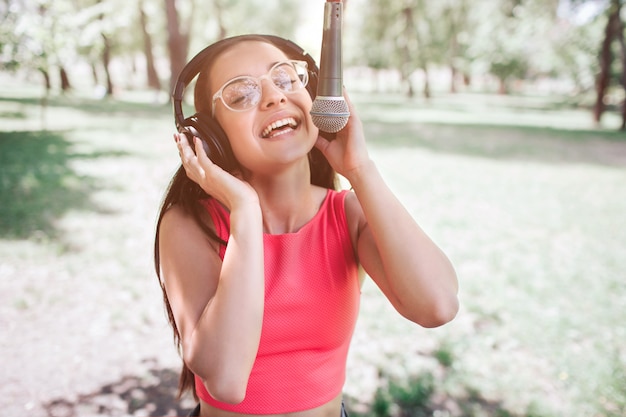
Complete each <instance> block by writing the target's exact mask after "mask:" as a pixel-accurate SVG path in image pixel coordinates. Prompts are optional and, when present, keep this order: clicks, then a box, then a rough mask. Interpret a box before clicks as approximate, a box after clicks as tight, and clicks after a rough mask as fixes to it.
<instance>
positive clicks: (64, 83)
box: [59, 66, 72, 93]
mask: <svg viewBox="0 0 626 417" xmlns="http://www.w3.org/2000/svg"><path fill="white" fill-rule="evenodd" d="M59 78H60V79H61V91H62V92H64V93H65V92H67V91H69V90H71V89H72V85H71V84H70V79H69V77H68V76H67V71H65V68H64V67H63V66H61V68H60V69H59Z"/></svg>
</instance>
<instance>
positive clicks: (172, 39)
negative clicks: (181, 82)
mask: <svg viewBox="0 0 626 417" xmlns="http://www.w3.org/2000/svg"><path fill="white" fill-rule="evenodd" d="M189 5H190V10H189V13H188V14H187V16H186V19H185V23H184V24H183V25H181V24H180V20H181V16H180V14H179V11H178V8H177V4H176V0H165V12H166V16H167V50H168V52H169V56H170V89H169V91H173V90H174V86H175V85H176V80H177V78H178V74H180V72H181V71H182V69H183V68H184V67H185V63H186V61H187V53H188V51H189V34H190V33H191V30H192V27H193V9H194V8H195V3H194V2H193V1H191V2H190V3H189Z"/></svg>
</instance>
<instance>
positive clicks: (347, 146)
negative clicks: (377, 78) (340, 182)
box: [315, 89, 370, 180]
mask: <svg viewBox="0 0 626 417" xmlns="http://www.w3.org/2000/svg"><path fill="white" fill-rule="evenodd" d="M344 97H345V99H346V102H347V103H348V109H349V110H350V118H349V119H348V124H346V126H345V127H344V128H343V129H341V130H340V131H339V132H337V134H336V136H335V139H334V140H332V141H329V140H327V139H325V138H323V137H321V136H319V137H318V138H317V142H316V143H315V146H316V147H317V148H318V149H319V150H320V151H322V153H323V154H324V156H325V157H326V159H328V162H329V163H330V165H331V166H332V167H333V169H334V170H335V171H337V173H339V174H341V175H343V176H344V177H346V178H347V179H348V180H350V174H351V173H352V172H356V171H358V170H359V168H361V167H363V166H365V165H366V164H367V163H369V162H370V157H369V154H368V152H367V147H366V145H365V135H364V133H363V124H362V123H361V120H360V119H359V117H358V116H357V114H356V109H355V108H354V105H353V104H352V101H350V98H349V97H348V94H347V93H346V91H345V89H344Z"/></svg>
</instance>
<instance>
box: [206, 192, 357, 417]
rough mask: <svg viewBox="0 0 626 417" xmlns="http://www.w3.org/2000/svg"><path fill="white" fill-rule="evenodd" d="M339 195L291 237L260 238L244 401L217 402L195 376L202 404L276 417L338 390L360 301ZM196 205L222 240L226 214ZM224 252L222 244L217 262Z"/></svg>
mask: <svg viewBox="0 0 626 417" xmlns="http://www.w3.org/2000/svg"><path fill="white" fill-rule="evenodd" d="M346 193H347V191H341V192H336V191H333V190H329V191H328V194H327V196H326V198H325V200H324V202H323V204H322V206H321V208H320V210H319V212H318V213H317V214H316V215H315V216H314V217H313V218H312V219H311V220H310V221H309V222H308V223H307V224H306V225H304V226H303V227H302V228H301V229H300V230H299V231H298V232H296V233H288V234H281V235H270V234H264V235H263V243H264V256H265V312H264V316H263V328H262V330H261V341H260V346H259V351H258V354H257V357H256V360H255V362H254V365H253V368H252V372H251V374H250V379H249V381H248V387H247V391H246V396H245V399H244V400H243V402H241V403H240V404H236V405H232V404H226V403H222V402H219V401H216V400H215V399H213V398H212V397H211V395H210V394H209V393H208V392H207V390H206V388H205V387H204V385H203V383H202V380H201V379H200V378H199V377H197V376H196V378H195V379H196V391H197V393H198V396H199V397H200V398H202V400H204V401H206V402H207V403H209V404H211V405H212V406H214V407H216V408H219V409H223V410H227V411H233V412H237V413H245V414H279V413H290V412H295V411H302V410H308V409H311V408H315V407H319V406H321V405H323V404H325V403H327V402H328V401H330V400H331V399H333V398H335V397H336V396H337V395H339V394H340V393H341V391H342V389H343V384H344V382H345V370H346V359H347V354H348V347H349V345H350V340H351V338H352V333H353V331H354V326H355V323H356V319H357V314H358V309H359V300H360V287H359V280H358V266H357V263H356V260H355V257H354V252H353V249H352V243H351V240H350V233H349V232H348V227H347V222H346V214H345V208H344V200H345V196H346ZM203 204H204V205H205V207H206V208H207V210H208V212H209V213H210V215H211V217H212V218H213V221H214V223H215V227H216V230H217V233H218V235H219V236H220V237H221V238H222V239H224V240H228V236H229V215H228V212H227V211H226V209H225V208H224V207H223V206H222V205H221V204H219V203H218V202H217V201H216V200H214V199H209V200H206V201H204V202H203ZM224 252H225V248H224V247H221V248H220V257H221V258H222V259H223V257H224ZM207 354H210V352H207Z"/></svg>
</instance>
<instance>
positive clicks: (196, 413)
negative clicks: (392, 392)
mask: <svg viewBox="0 0 626 417" xmlns="http://www.w3.org/2000/svg"><path fill="white" fill-rule="evenodd" d="M199 415H200V404H198V405H197V406H196V408H194V409H193V411H192V412H191V413H189V417H194V416H199ZM339 417H348V412H347V411H346V407H345V405H344V404H343V401H342V402H341V414H340V416H339Z"/></svg>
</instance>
